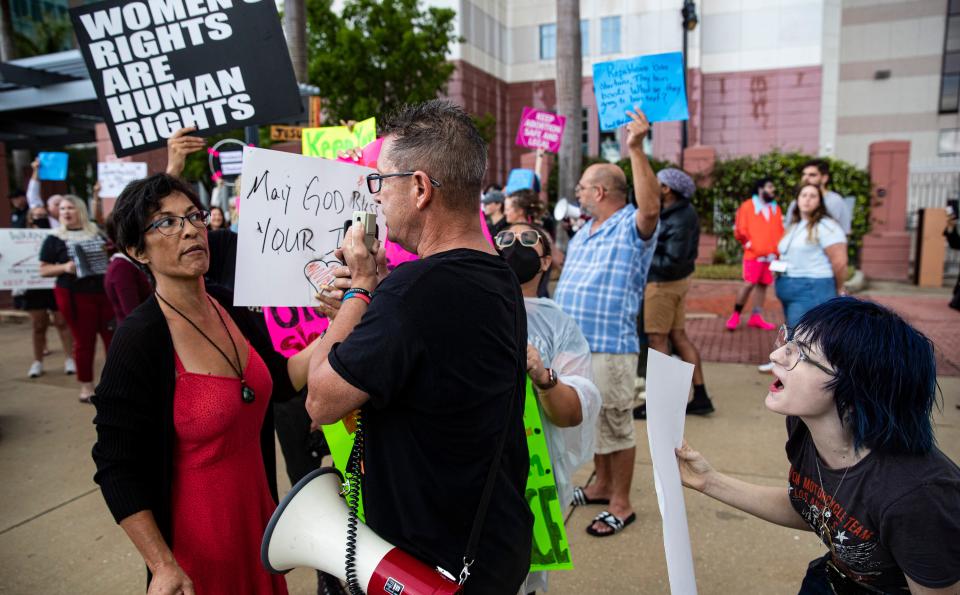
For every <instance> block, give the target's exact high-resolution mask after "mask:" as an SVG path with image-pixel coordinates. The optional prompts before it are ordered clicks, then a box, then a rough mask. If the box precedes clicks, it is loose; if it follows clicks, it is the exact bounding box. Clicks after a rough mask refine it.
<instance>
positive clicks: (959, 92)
mask: <svg viewBox="0 0 960 595" xmlns="http://www.w3.org/2000/svg"><path fill="white" fill-rule="evenodd" d="M951 24H953V25H954V27H958V28H960V0H950V1H949V2H947V20H946V24H945V27H944V31H943V55H942V56H941V62H940V93H939V94H938V95H937V113H939V114H956V113H960V69H957V70H956V71H951V72H949V73H948V72H947V62H948V58H949V57H955V58H956V59H960V48H958V49H955V50H949V51H948V42H949V41H950V25H951ZM948 78H950V79H951V80H952V81H953V80H955V81H956V82H955V83H953V86H954V87H955V88H956V91H955V93H954V95H953V97H952V105H951V106H949V107H946V108H945V107H944V103H945V102H944V93H945V92H946V91H948V90H949V89H948V87H947V79H948Z"/></svg>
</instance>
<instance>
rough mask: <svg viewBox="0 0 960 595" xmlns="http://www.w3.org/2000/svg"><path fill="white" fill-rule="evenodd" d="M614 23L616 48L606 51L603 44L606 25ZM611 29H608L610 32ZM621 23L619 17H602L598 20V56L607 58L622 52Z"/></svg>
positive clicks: (605, 36) (605, 37)
mask: <svg viewBox="0 0 960 595" xmlns="http://www.w3.org/2000/svg"><path fill="white" fill-rule="evenodd" d="M614 21H615V22H616V32H617V46H616V49H615V50H610V51H608V50H607V48H606V45H605V44H604V42H605V41H606V39H607V34H606V33H607V29H608V27H606V24H607V23H612V22H614ZM613 29H614V28H613V27H610V30H613ZM622 33H623V22H622V21H621V20H620V15H610V16H606V17H602V18H601V19H600V55H601V56H609V55H611V54H619V53H621V52H622V51H623V44H622V41H623V35H622Z"/></svg>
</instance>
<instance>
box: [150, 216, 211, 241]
mask: <svg viewBox="0 0 960 595" xmlns="http://www.w3.org/2000/svg"><path fill="white" fill-rule="evenodd" d="M184 221H189V222H190V225H192V226H194V227H196V228H197V229H203V228H204V227H206V226H207V224H208V223H209V222H210V211H203V210H200V211H194V212H192V213H190V214H188V215H184V216H183V217H180V216H179V215H167V216H166V217H163V218H161V219H157V220H156V221H154V222H153V223H151V224H150V225H148V226H147V227H146V229H144V230H143V233H147V232H149V231H150V230H152V229H155V230H157V231H159V232H160V234H161V235H165V236H173V235H177V234H178V233H180V232H181V231H182V230H183V222H184Z"/></svg>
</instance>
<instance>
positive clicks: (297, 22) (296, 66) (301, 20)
mask: <svg viewBox="0 0 960 595" xmlns="http://www.w3.org/2000/svg"><path fill="white" fill-rule="evenodd" d="M283 28H284V30H285V31H286V33H287V49H289V51H290V60H291V61H292V62H293V74H295V75H296V77H297V82H300V83H305V82H306V81H307V13H306V6H305V0H283Z"/></svg>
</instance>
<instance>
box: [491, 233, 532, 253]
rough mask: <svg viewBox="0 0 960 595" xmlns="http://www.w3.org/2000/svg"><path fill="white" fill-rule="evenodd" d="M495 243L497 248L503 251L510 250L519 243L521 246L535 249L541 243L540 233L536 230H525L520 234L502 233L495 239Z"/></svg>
mask: <svg viewBox="0 0 960 595" xmlns="http://www.w3.org/2000/svg"><path fill="white" fill-rule="evenodd" d="M493 241H494V243H495V244H496V245H497V248H499V249H501V250H503V249H504V248H509V247H510V246H513V244H514V243H515V242H517V241H519V242H520V245H521V246H526V247H528V248H533V247H534V246H536V245H537V242H539V241H541V238H540V233H539V232H538V231H537V230H535V229H525V230H523V231H521V232H520V233H516V232H513V231H501V232H500V233H498V234H497V237H495V238H494V240H493Z"/></svg>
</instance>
